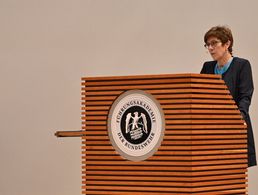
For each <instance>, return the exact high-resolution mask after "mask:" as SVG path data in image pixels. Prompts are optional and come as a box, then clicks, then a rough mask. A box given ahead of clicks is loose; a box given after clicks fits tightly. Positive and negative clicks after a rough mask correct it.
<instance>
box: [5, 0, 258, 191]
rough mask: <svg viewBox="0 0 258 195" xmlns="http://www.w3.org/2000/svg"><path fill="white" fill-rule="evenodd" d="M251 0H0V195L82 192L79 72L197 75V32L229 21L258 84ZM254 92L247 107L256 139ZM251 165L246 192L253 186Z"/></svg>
mask: <svg viewBox="0 0 258 195" xmlns="http://www.w3.org/2000/svg"><path fill="white" fill-rule="evenodd" d="M257 7H258V1H256V0H251V1H242V0H227V1H225V0H217V1H207V0H194V1H191V0H102V1H101V0H73V1H72V0H71V1H68V0H44V1H43V0H41V1H39V0H23V1H20V0H0V93H1V95H0V106H1V107H0V111H1V114H0V120H1V122H0V125H1V128H0V129H1V134H0V157H1V159H0V194H1V195H18V194H19V195H46V194H47V195H77V194H78V195H79V194H80V193H81V153H80V147H81V140H80V138H65V139H57V138H56V137H55V136H54V132H55V131H57V130H77V129H80V127H81V121H80V116H81V115H80V113H81V110H80V107H81V105H80V102H81V100H80V98H81V95H80V87H81V86H80V84H81V80H80V79H81V77H83V76H104V75H105V76H111V75H135V74H162V73H166V74H167V73H198V72H199V71H200V69H201V67H202V64H203V62H204V61H206V60H210V59H211V58H210V56H209V54H208V53H207V51H206V50H205V49H204V47H203V44H204V43H203V35H204V33H205V32H206V31H207V30H208V29H209V28H210V27H212V26H214V25H219V24H222V25H224V24H226V25H229V26H230V27H231V29H232V31H233V34H234V38H235V44H234V54H235V56H239V57H244V58H247V59H249V60H250V62H251V64H252V68H253V75H254V81H255V86H257V87H258V84H257V82H258V80H257V79H256V77H257V75H258V69H257V66H256V65H257V64H258V38H257V37H258V26H257V24H256V23H257V22H255V20H257V18H258V12H257ZM256 108H257V93H256V91H255V93H254V96H253V102H252V106H251V111H250V112H251V117H252V120H253V126H254V133H255V137H256V142H257V143H258V137H257V136H258V132H257V129H258V110H257V109H256ZM257 180H258V168H257V167H255V168H251V169H249V191H250V192H249V194H251V195H255V192H257V190H258V186H257V185H256V183H257Z"/></svg>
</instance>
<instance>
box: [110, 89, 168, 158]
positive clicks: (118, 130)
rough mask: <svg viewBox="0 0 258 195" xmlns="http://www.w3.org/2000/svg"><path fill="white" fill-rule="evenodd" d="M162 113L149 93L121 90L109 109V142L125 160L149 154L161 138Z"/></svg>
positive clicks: (162, 126) (153, 150)
mask: <svg viewBox="0 0 258 195" xmlns="http://www.w3.org/2000/svg"><path fill="white" fill-rule="evenodd" d="M163 116H164V115H163V112H162V109H161V108H160V105H159V103H158V101H157V100H155V98H154V97H153V96H152V95H150V94H148V93H146V92H144V91H141V90H131V91H127V92H125V93H123V94H122V95H121V96H119V97H118V98H117V99H116V101H115V102H114V103H113V105H112V107H111V109H110V111H109V119H108V133H109V138H110V141H111V143H112V145H113V146H114V148H115V149H116V151H117V152H118V153H119V154H120V155H121V156H123V157H124V158H126V159H129V160H133V161H140V160H144V159H146V158H148V157H150V156H151V155H153V154H154V152H155V151H156V150H157V149H158V147H159V146H160V143H161V141H162V139H163V134H164V117H163Z"/></svg>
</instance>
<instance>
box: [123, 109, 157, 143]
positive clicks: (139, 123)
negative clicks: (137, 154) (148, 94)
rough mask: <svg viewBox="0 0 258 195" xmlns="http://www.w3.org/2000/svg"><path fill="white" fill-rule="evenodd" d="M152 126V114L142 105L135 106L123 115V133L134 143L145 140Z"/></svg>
mask: <svg viewBox="0 0 258 195" xmlns="http://www.w3.org/2000/svg"><path fill="white" fill-rule="evenodd" d="M151 126H152V125H151V119H150V116H149V114H148V112H146V110H145V109H144V108H142V107H139V106H133V107H131V108H129V109H128V110H126V111H125V112H124V115H123V116H122V121H121V130H122V134H123V136H124V137H125V139H126V140H127V141H128V142H130V143H132V144H139V143H142V142H143V141H145V140H146V139H147V137H148V136H149V134H150V130H151Z"/></svg>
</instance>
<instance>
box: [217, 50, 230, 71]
mask: <svg viewBox="0 0 258 195" xmlns="http://www.w3.org/2000/svg"><path fill="white" fill-rule="evenodd" d="M231 58H232V55H231V54H230V53H229V52H226V53H225V55H223V57H222V58H221V59H219V60H218V65H219V67H220V68H222V67H223V66H224V65H225V64H226V63H228V61H229V60H230V59H231Z"/></svg>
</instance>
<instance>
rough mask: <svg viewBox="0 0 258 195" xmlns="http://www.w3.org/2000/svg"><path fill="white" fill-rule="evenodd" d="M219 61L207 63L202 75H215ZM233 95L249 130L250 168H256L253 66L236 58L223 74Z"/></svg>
mask: <svg viewBox="0 0 258 195" xmlns="http://www.w3.org/2000/svg"><path fill="white" fill-rule="evenodd" d="M216 63H217V61H210V62H205V63H204V64H203V67H202V70H201V74H214V68H215V66H216ZM222 79H223V80H224V81H225V83H226V85H227V87H228V89H229V91H230V93H231V95H232V96H233V98H234V100H235V102H236V104H237V106H238V108H239V110H240V111H241V113H242V116H243V118H244V120H245V121H246V124H247V129H248V166H249V167H250V166H255V165H256V164H257V163H256V155H255V145H254V136H253V130H252V124H251V119H250V116H249V106H250V104H251V99H252V95H253V91H254V85H253V78H252V70H251V65H250V63H249V61H248V60H246V59H243V58H238V57H234V58H233V60H232V62H231V65H230V67H229V68H228V70H227V71H226V72H225V73H224V74H222Z"/></svg>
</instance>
